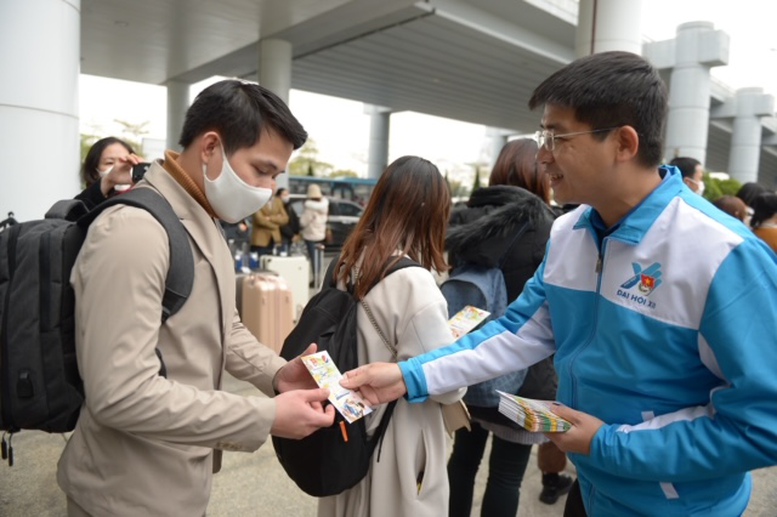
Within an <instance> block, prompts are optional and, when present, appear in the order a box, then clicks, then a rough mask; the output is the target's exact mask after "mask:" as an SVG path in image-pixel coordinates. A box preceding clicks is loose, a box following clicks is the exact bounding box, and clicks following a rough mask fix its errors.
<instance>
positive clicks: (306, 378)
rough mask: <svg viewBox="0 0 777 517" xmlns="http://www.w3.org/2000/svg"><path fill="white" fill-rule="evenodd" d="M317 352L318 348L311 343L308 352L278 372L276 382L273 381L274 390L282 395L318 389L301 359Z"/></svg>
mask: <svg viewBox="0 0 777 517" xmlns="http://www.w3.org/2000/svg"><path fill="white" fill-rule="evenodd" d="M316 350H318V346H316V344H315V343H311V344H310V346H309V347H308V348H307V350H305V351H304V352H303V353H301V354H300V355H299V356H297V357H295V358H294V359H293V360H292V361H289V362H288V363H286V365H285V366H284V367H283V368H281V369H280V370H278V373H276V374H275V380H274V381H273V388H274V389H275V390H276V391H278V392H280V393H285V392H287V391H291V390H310V389H316V388H318V385H317V384H316V381H315V380H314V379H313V376H312V375H310V372H309V371H308V369H307V368H306V367H305V365H304V364H303V363H302V359H301V357H302V356H303V355H310V354H315V353H316Z"/></svg>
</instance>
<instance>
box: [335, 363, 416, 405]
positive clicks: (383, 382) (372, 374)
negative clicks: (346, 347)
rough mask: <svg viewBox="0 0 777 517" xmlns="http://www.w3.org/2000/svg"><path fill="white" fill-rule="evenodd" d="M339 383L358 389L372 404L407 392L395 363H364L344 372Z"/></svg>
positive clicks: (394, 398)
mask: <svg viewBox="0 0 777 517" xmlns="http://www.w3.org/2000/svg"><path fill="white" fill-rule="evenodd" d="M340 385H341V386H342V387H344V388H348V389H349V390H358V391H359V393H361V396H362V397H364V398H365V399H366V400H367V401H368V402H369V403H370V404H372V405H373V406H374V405H378V404H383V403H385V402H391V401H392V400H397V399H398V398H399V397H401V396H402V395H404V394H405V393H407V386H406V385H405V379H404V377H403V376H402V370H400V369H399V365H398V364H396V363H371V364H365V365H364V366H360V367H358V368H356V369H354V370H351V371H349V372H345V376H344V377H343V378H342V379H341V380H340Z"/></svg>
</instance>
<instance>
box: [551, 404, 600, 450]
mask: <svg viewBox="0 0 777 517" xmlns="http://www.w3.org/2000/svg"><path fill="white" fill-rule="evenodd" d="M551 409H552V411H553V412H554V413H555V414H557V415H558V416H560V417H561V418H563V419H564V420H566V421H568V422H569V423H571V424H572V428H571V429H570V430H569V431H567V432H565V433H547V434H546V435H545V436H546V437H547V438H548V439H549V440H550V441H552V442H553V443H555V444H556V445H557V446H558V448H559V449H561V450H562V451H564V452H573V453H577V454H583V455H585V456H588V455H589V454H590V453H591V442H592V441H593V439H594V435H595V434H596V433H597V431H599V428H600V427H602V426H603V425H604V422H602V421H601V420H599V419H598V418H596V417H595V416H591V415H589V414H588V413H583V412H582V411H576V410H574V409H572V408H569V407H567V406H564V405H563V404H558V405H554V406H552V407H551Z"/></svg>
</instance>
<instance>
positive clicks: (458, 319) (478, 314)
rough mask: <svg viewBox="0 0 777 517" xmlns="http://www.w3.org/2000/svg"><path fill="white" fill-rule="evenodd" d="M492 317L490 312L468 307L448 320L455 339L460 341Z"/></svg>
mask: <svg viewBox="0 0 777 517" xmlns="http://www.w3.org/2000/svg"><path fill="white" fill-rule="evenodd" d="M490 315H491V313H490V312H488V311H484V310H483V309H478V308H477V307H473V306H472V305H467V306H466V307H464V308H463V309H461V310H460V311H459V312H457V313H456V314H454V315H453V317H452V318H451V319H449V320H448V324H449V325H450V327H451V332H453V337H454V338H456V339H459V338H460V337H461V336H463V335H465V334H466V333H467V332H469V331H470V330H472V329H474V328H475V327H477V326H478V325H480V324H481V323H483V320H485V319H486V318H488V317H489V316H490Z"/></svg>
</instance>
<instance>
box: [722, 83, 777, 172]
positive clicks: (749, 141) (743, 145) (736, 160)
mask: <svg viewBox="0 0 777 517" xmlns="http://www.w3.org/2000/svg"><path fill="white" fill-rule="evenodd" d="M734 101H735V103H736V108H735V115H734V124H733V130H732V132H731V150H730V152H729V156H728V173H729V175H730V176H731V177H732V178H733V179H735V180H738V181H739V182H741V183H747V182H749V181H758V162H759V160H760V158H761V117H764V116H770V115H772V114H773V113H774V97H773V96H772V95H766V94H764V93H763V88H740V89H739V90H737V92H736V96H735V98H734Z"/></svg>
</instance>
